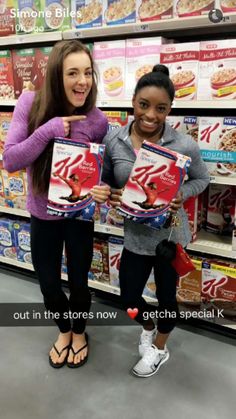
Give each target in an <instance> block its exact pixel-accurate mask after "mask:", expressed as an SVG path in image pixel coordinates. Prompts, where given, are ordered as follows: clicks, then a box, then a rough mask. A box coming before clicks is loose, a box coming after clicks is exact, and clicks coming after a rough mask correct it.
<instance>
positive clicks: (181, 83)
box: [161, 42, 200, 100]
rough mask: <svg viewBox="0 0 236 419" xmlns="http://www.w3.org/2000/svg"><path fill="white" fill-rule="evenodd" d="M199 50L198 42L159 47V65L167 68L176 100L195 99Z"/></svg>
mask: <svg viewBox="0 0 236 419" xmlns="http://www.w3.org/2000/svg"><path fill="white" fill-rule="evenodd" d="M199 50H200V43H199V42H190V43H183V44H167V45H162V46H161V64H164V65H166V66H167V67H168V68H169V72H170V78H171V80H172V82H173V84H174V87H175V99H176V100H193V99H196V94H197V84H198V66H199Z"/></svg>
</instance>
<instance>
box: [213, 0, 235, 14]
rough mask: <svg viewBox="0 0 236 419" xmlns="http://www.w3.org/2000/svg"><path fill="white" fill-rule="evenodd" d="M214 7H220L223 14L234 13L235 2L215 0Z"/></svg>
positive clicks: (232, 0)
mask: <svg viewBox="0 0 236 419" xmlns="http://www.w3.org/2000/svg"><path fill="white" fill-rule="evenodd" d="M216 6H218V7H220V8H221V10H222V12H223V13H231V12H236V1H235V0H216Z"/></svg>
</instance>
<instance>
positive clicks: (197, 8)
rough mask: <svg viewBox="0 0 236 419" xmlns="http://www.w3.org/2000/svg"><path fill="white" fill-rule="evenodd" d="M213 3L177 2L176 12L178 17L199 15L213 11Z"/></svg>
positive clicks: (207, 1)
mask: <svg viewBox="0 0 236 419" xmlns="http://www.w3.org/2000/svg"><path fill="white" fill-rule="evenodd" d="M214 4H215V2H214V1H212V0H179V1H178V3H177V5H176V11H177V14H178V16H179V17H187V16H191V15H201V14H202V13H204V12H207V11H208V10H209V11H210V10H211V9H213V7H214Z"/></svg>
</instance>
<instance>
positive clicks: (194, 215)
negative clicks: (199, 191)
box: [183, 196, 198, 242]
mask: <svg viewBox="0 0 236 419" xmlns="http://www.w3.org/2000/svg"><path fill="white" fill-rule="evenodd" d="M183 207H184V210H185V212H186V214H187V216H188V223H189V229H190V231H191V235H192V242H193V241H194V240H196V236H197V229H198V197H197V196H191V197H190V198H188V199H187V200H186V201H185V202H184V205H183Z"/></svg>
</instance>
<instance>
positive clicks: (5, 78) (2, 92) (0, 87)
mask: <svg viewBox="0 0 236 419" xmlns="http://www.w3.org/2000/svg"><path fill="white" fill-rule="evenodd" d="M0 70H1V74H0V99H1V100H4V99H6V100H8V99H14V98H15V95H14V81H13V67H12V56H11V51H9V50H2V51H0Z"/></svg>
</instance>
